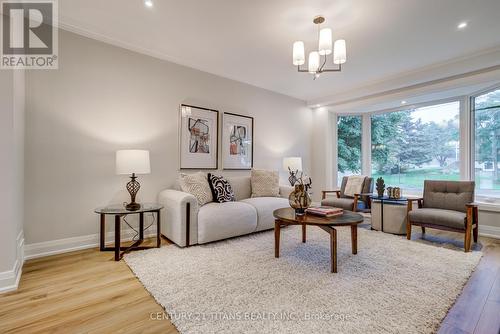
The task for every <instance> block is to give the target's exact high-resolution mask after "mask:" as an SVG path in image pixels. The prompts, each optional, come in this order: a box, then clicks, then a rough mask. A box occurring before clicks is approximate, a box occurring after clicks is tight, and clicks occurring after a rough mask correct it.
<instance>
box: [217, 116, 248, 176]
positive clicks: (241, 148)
mask: <svg viewBox="0 0 500 334" xmlns="http://www.w3.org/2000/svg"><path fill="white" fill-rule="evenodd" d="M222 166H223V167H224V169H252V167H253V117H250V116H243V115H237V114H231V113H224V116H223V119H222Z"/></svg>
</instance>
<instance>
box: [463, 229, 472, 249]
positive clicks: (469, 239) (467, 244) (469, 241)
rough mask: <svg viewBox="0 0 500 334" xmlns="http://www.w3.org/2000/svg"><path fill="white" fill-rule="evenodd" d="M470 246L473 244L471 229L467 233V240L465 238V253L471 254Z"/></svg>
mask: <svg viewBox="0 0 500 334" xmlns="http://www.w3.org/2000/svg"><path fill="white" fill-rule="evenodd" d="M470 244H471V230H470V229H469V230H468V231H465V238H464V249H465V252H466V253H467V252H470Z"/></svg>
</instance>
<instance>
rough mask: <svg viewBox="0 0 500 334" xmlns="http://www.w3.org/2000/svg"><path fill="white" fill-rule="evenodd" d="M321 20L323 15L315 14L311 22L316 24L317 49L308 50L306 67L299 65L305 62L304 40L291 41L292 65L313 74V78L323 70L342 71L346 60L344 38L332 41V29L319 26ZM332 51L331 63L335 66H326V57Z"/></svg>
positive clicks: (323, 20)
mask: <svg viewBox="0 0 500 334" xmlns="http://www.w3.org/2000/svg"><path fill="white" fill-rule="evenodd" d="M323 22H325V18H324V17H323V16H316V17H315V18H314V20H313V23H314V24H316V25H317V26H318V44H317V45H318V50H313V51H311V52H309V59H308V61H307V69H305V68H301V67H300V66H301V65H303V64H305V62H306V59H305V50H304V42H303V41H296V42H294V43H293V65H295V66H297V71H298V72H308V73H311V74H313V78H314V79H316V78H318V77H319V76H320V74H321V73H323V72H340V71H342V64H344V63H345V62H346V61H347V51H346V41H345V40H344V39H339V40H336V41H335V43H333V33H332V29H331V28H323V29H321V28H320V26H321V24H322V23H323ZM332 44H333V45H332ZM332 53H333V56H332V58H333V63H334V64H335V65H337V67H336V68H327V66H326V64H327V58H328V56H329V55H331V54H332ZM330 61H332V60H330ZM330 64H331V63H330Z"/></svg>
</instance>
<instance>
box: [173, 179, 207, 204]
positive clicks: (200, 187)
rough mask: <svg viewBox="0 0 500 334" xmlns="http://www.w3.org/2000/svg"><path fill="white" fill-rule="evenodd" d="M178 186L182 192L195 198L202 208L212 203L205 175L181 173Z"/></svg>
mask: <svg viewBox="0 0 500 334" xmlns="http://www.w3.org/2000/svg"><path fill="white" fill-rule="evenodd" d="M179 184H180V186H181V189H182V191H184V192H186V193H189V194H191V195H193V196H194V197H196V200H197V201H198V205H200V206H202V205H205V204H207V203H210V202H212V201H213V196H212V191H211V190H210V186H209V184H208V178H207V174H205V173H203V172H198V173H195V174H184V173H181V174H180V177H179Z"/></svg>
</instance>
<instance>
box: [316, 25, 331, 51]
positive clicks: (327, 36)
mask: <svg viewBox="0 0 500 334" xmlns="http://www.w3.org/2000/svg"><path fill="white" fill-rule="evenodd" d="M318 52H319V54H320V55H321V56H326V55H329V54H330V53H332V29H330V28H323V29H321V30H320V31H319V44H318Z"/></svg>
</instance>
